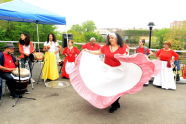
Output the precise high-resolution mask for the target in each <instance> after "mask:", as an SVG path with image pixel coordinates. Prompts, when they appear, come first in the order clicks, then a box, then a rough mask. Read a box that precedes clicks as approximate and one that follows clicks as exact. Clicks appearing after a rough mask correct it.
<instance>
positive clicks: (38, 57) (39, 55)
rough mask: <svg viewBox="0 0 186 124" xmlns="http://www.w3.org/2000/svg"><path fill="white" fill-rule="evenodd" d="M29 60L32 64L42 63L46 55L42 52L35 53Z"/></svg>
mask: <svg viewBox="0 0 186 124" xmlns="http://www.w3.org/2000/svg"><path fill="white" fill-rule="evenodd" d="M29 58H30V60H31V61H32V62H34V61H35V60H37V61H42V60H43V59H44V54H43V53H42V52H34V53H31V54H30V55H29Z"/></svg>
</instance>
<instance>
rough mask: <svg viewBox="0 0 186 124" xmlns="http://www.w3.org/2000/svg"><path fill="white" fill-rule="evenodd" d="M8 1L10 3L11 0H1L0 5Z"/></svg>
mask: <svg viewBox="0 0 186 124" xmlns="http://www.w3.org/2000/svg"><path fill="white" fill-rule="evenodd" d="M9 1H12V0H1V1H0V3H5V2H9Z"/></svg>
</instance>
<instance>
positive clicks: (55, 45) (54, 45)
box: [44, 41, 59, 52]
mask: <svg viewBox="0 0 186 124" xmlns="http://www.w3.org/2000/svg"><path fill="white" fill-rule="evenodd" d="M44 46H50V49H48V52H56V51H57V50H58V49H57V48H58V46H59V44H58V42H53V41H52V42H50V41H49V42H48V43H47V41H46V42H45V43H44Z"/></svg>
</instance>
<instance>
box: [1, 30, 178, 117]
mask: <svg viewBox="0 0 186 124" xmlns="http://www.w3.org/2000/svg"><path fill="white" fill-rule="evenodd" d="M46 39H47V40H46V42H44V45H43V51H44V52H45V54H44V56H43V54H41V53H38V52H37V51H36V50H35V47H34V44H33V42H32V41H31V40H30V36H29V35H28V34H26V33H22V34H21V36H20V40H19V43H18V48H19V53H20V56H19V57H17V58H16V57H15V56H14V55H13V54H14V48H15V47H14V45H13V44H7V45H6V46H5V47H4V51H3V52H0V78H2V79H5V80H6V84H7V86H8V88H9V90H10V95H11V96H12V97H16V95H17V94H16V92H15V83H14V82H15V81H14V80H15V79H14V77H12V73H13V71H14V70H15V69H16V68H17V66H18V65H19V61H20V65H21V68H26V67H28V68H29V71H30V73H31V74H32V70H33V63H32V61H33V60H32V57H34V59H35V61H40V60H41V61H42V60H43V68H42V79H43V80H44V82H46V81H47V80H57V79H59V77H60V76H61V77H62V78H65V79H70V82H71V85H72V86H73V88H74V89H75V90H76V91H77V93H78V94H79V95H80V96H82V97H83V98H84V99H85V100H87V101H88V102H89V103H90V104H92V105H93V106H95V107H97V108H100V109H103V108H107V107H109V106H110V108H109V112H110V113H113V112H115V111H116V110H117V109H119V108H120V107H121V106H120V103H119V99H120V98H121V96H122V95H125V94H133V93H136V92H137V91H140V90H141V89H142V88H143V86H144V85H145V86H148V84H149V80H151V79H152V78H154V80H153V85H155V86H157V87H161V88H163V89H171V90H176V82H175V76H174V73H173V71H172V68H173V66H174V65H173V63H174V61H176V60H178V59H179V55H178V54H177V53H176V52H175V51H174V50H172V49H171V43H170V42H167V41H166V42H164V45H163V48H162V49H160V50H158V51H157V52H155V53H153V52H152V51H151V50H150V49H149V48H147V47H145V40H140V41H139V46H138V47H137V48H136V50H135V54H133V55H129V46H128V44H126V43H124V42H123V39H122V37H121V36H120V35H119V34H117V33H110V34H108V36H107V39H106V43H105V45H103V46H101V45H99V44H98V43H97V42H96V38H94V37H92V38H90V41H89V42H88V43H86V44H84V45H83V46H82V50H81V51H80V50H79V49H78V48H77V47H75V45H74V41H73V40H68V41H67V47H66V48H62V47H61V46H60V45H59V43H58V42H57V41H56V37H55V35H54V34H52V33H50V34H48V36H47V37H46ZM58 54H60V55H61V56H62V57H63V64H62V68H61V72H62V73H61V75H60V74H59V69H58V62H59V60H58V59H59V56H58ZM152 55H156V57H157V60H156V61H152V60H150V59H149V57H150V56H152ZM17 60H18V61H17ZM31 77H32V75H31Z"/></svg>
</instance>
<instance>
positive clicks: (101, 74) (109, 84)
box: [70, 33, 154, 113]
mask: <svg viewBox="0 0 186 124" xmlns="http://www.w3.org/2000/svg"><path fill="white" fill-rule="evenodd" d="M108 38H109V39H108V42H107V44H106V45H104V46H103V47H102V48H101V50H99V51H90V50H83V51H82V52H81V53H80V54H79V55H78V57H77V58H76V62H75V67H74V68H73V69H72V72H71V73H70V81H71V84H72V86H73V88H74V89H75V90H76V91H77V92H78V94H79V95H80V96H82V97H83V98H84V99H85V100H87V101H88V102H89V103H91V104H92V105H93V106H95V107H97V108H100V109H103V108H107V107H109V106H111V107H110V109H109V112H110V113H113V112H114V111H116V110H117V109H118V108H120V104H119V99H120V97H121V96H122V95H125V94H134V93H136V92H137V91H140V90H141V89H142V87H143V84H144V83H145V82H146V81H148V80H149V79H150V78H151V76H152V74H154V64H153V63H152V62H151V61H150V60H148V58H147V57H145V55H143V54H135V55H132V56H128V55H126V54H127V52H126V47H123V40H122V38H121V36H119V35H118V34H116V33H110V34H109V36H108ZM99 55H104V61H103V59H102V58H100V57H99Z"/></svg>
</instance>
